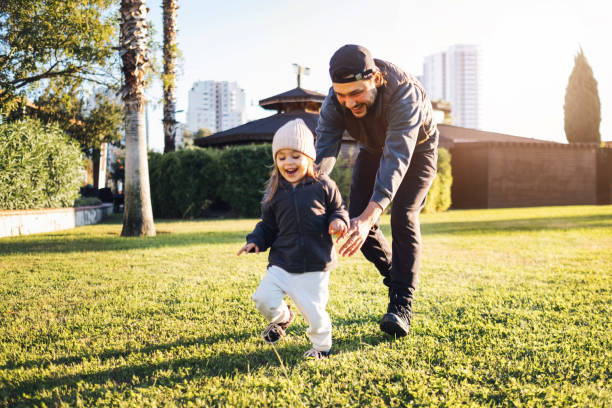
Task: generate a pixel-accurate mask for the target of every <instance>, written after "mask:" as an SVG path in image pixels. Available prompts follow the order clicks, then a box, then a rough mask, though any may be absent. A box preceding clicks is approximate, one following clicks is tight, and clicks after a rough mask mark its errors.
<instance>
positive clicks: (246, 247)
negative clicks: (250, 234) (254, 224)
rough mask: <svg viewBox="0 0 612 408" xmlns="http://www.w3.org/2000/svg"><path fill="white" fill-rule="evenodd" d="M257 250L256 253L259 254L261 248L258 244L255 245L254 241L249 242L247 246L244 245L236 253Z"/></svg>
mask: <svg viewBox="0 0 612 408" xmlns="http://www.w3.org/2000/svg"><path fill="white" fill-rule="evenodd" d="M253 249H254V250H255V253H256V254H258V253H259V248H258V247H257V245H255V244H254V243H252V242H249V243H248V244H246V245H245V246H243V247H242V248H240V251H238V253H237V254H236V255H240V254H241V253H243V252H245V253H247V254H248V253H249V252H251V251H252V250H253Z"/></svg>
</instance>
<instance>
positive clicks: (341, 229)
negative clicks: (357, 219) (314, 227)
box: [329, 218, 348, 240]
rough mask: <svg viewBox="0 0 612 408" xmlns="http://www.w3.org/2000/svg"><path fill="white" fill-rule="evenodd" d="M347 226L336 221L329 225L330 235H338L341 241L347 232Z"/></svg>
mask: <svg viewBox="0 0 612 408" xmlns="http://www.w3.org/2000/svg"><path fill="white" fill-rule="evenodd" d="M347 229H348V228H347V227H346V224H345V223H344V221H342V220H339V219H337V218H336V219H335V220H333V221H332V222H331V223H329V235H337V236H338V240H340V239H341V238H342V237H343V236H344V234H346V231H347Z"/></svg>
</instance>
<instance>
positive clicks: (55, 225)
mask: <svg viewBox="0 0 612 408" xmlns="http://www.w3.org/2000/svg"><path fill="white" fill-rule="evenodd" d="M112 213H113V205H112V204H101V205H97V206H90V207H76V208H72V207H70V208H45V209H40V210H0V237H11V236H16V235H29V234H38V233H41V232H53V231H59V230H64V229H70V228H75V227H79V226H81V225H90V224H97V223H99V222H100V221H102V220H103V219H104V218H105V217H107V216H109V215H110V214H112Z"/></svg>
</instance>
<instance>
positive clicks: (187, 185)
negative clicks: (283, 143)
mask: <svg viewBox="0 0 612 408" xmlns="http://www.w3.org/2000/svg"><path fill="white" fill-rule="evenodd" d="M272 164H273V163H272V151H271V147H270V145H259V146H241V147H230V148H226V149H224V150H214V149H195V150H179V151H177V152H171V153H166V154H163V155H162V154H159V153H150V154H149V179H150V184H151V201H152V206H153V214H154V216H155V217H159V218H197V217H201V216H202V215H203V214H204V213H205V211H206V210H207V209H208V208H209V207H210V206H211V205H213V204H226V206H228V207H229V208H230V209H231V213H232V215H234V216H246V217H258V216H259V215H260V214H261V206H260V203H261V199H262V197H263V192H264V189H265V184H266V181H267V180H268V178H269V176H270V170H271V168H272Z"/></svg>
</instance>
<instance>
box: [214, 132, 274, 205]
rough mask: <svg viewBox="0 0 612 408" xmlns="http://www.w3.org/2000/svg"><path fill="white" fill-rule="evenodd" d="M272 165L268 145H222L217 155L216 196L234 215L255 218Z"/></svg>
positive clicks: (269, 146) (270, 151)
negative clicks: (220, 182) (218, 180)
mask: <svg viewBox="0 0 612 408" xmlns="http://www.w3.org/2000/svg"><path fill="white" fill-rule="evenodd" d="M273 166H274V161H273V160H272V148H271V145H269V144H264V145H255V146H241V147H230V148H226V149H225V150H223V152H222V153H221V157H220V169H221V174H222V175H223V178H222V180H223V185H222V187H221V190H220V191H219V197H220V198H221V200H222V201H224V202H226V203H227V204H229V205H230V207H231V209H232V212H233V213H235V214H236V215H241V216H247V217H259V216H260V215H261V200H262V198H263V193H264V191H265V187H266V181H268V179H269V178H270V172H271V170H272V168H273Z"/></svg>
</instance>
